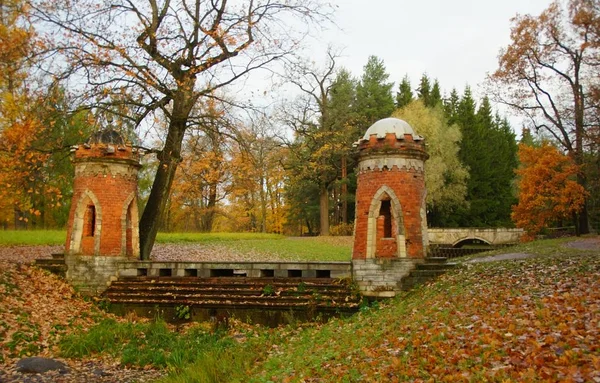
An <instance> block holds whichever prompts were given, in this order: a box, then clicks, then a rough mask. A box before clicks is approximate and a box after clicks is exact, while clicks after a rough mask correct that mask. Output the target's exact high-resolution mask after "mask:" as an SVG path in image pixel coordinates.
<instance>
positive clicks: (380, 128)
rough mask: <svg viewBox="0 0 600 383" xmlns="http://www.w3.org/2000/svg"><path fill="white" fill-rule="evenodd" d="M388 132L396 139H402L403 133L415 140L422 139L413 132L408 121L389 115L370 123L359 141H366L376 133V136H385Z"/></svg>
mask: <svg viewBox="0 0 600 383" xmlns="http://www.w3.org/2000/svg"><path fill="white" fill-rule="evenodd" d="M388 133H394V134H396V139H398V140H403V139H404V135H405V134H410V135H411V136H412V137H413V140H415V141H418V140H422V139H423V137H421V136H419V135H417V134H416V133H415V131H414V130H413V128H412V126H410V125H409V124H408V122H406V121H404V120H401V119H399V118H393V117H390V118H384V119H382V120H379V121H377V122H376V123H374V124H373V125H371V127H370V128H369V129H367V132H366V133H365V135H364V136H363V138H362V140H361V141H363V140H365V141H368V140H369V137H371V136H372V135H376V136H377V138H385V136H386V134H388Z"/></svg>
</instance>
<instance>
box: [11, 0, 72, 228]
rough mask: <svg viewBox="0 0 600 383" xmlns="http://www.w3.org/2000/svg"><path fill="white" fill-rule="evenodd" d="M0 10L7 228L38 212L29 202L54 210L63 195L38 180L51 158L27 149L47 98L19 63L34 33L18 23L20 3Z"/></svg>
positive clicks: (22, 17)
mask: <svg viewBox="0 0 600 383" xmlns="http://www.w3.org/2000/svg"><path fill="white" fill-rule="evenodd" d="M0 7H1V9H0V224H2V225H4V226H7V225H8V223H9V222H10V221H11V220H12V218H13V217H14V219H15V226H17V224H18V221H21V222H25V223H26V222H27V221H28V219H29V218H28V217H37V216H39V215H41V214H42V213H41V212H40V207H39V206H36V203H34V202H33V201H34V200H38V201H39V200H42V199H43V200H44V204H46V206H47V207H55V206H60V199H61V197H62V196H61V192H60V190H59V189H58V188H56V187H52V186H50V185H49V184H48V180H46V179H44V178H43V176H42V174H43V173H44V172H43V170H44V168H45V167H46V166H47V161H48V159H49V157H50V155H49V154H47V153H42V152H40V151H35V150H33V148H32V147H33V146H34V143H35V142H36V141H38V140H39V139H40V138H41V137H43V133H44V131H46V127H45V126H43V124H42V122H41V121H40V116H41V114H42V113H43V111H41V110H40V106H41V105H42V102H41V101H42V100H44V99H47V98H48V96H49V95H43V96H37V95H34V94H33V93H32V92H31V91H30V90H29V89H28V86H27V84H26V83H25V81H24V80H25V78H26V77H27V68H26V67H25V66H24V65H23V62H24V60H25V58H26V56H28V55H29V54H30V53H31V50H32V49H33V44H34V34H33V33H32V31H31V30H28V29H26V28H25V27H24V26H23V25H22V24H24V23H25V21H26V19H27V14H26V12H25V8H24V6H23V4H22V2H21V1H19V0H8V1H3V2H2V3H1V4H0Z"/></svg>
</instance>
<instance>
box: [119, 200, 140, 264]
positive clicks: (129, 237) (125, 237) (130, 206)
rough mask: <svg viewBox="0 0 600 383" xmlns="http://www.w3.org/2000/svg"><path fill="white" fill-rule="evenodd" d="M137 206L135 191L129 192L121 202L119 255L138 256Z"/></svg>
mask: <svg viewBox="0 0 600 383" xmlns="http://www.w3.org/2000/svg"><path fill="white" fill-rule="evenodd" d="M138 222H139V216H138V206H137V196H136V193H135V192H133V193H131V194H130V195H129V196H128V197H127V199H126V200H125V203H124V204H123V212H122V214H121V228H122V229H121V230H122V233H121V255H122V256H126V257H138V256H139V255H140V238H139V229H138Z"/></svg>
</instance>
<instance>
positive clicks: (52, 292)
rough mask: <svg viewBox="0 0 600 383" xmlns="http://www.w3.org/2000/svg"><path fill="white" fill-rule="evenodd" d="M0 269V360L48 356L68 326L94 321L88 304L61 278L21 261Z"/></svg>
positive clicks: (6, 263)
mask: <svg viewBox="0 0 600 383" xmlns="http://www.w3.org/2000/svg"><path fill="white" fill-rule="evenodd" d="M0 270H1V271H0V317H1V318H2V319H1V320H0V362H2V361H4V362H7V361H9V360H11V359H14V358H19V357H23V356H31V355H43V356H47V355H50V354H51V353H52V351H53V350H52V349H51V347H52V345H54V343H55V341H56V340H57V338H58V337H60V336H61V335H62V334H64V333H65V332H66V331H68V329H70V328H75V327H78V328H86V327H87V326H90V325H91V324H92V323H94V320H93V319H92V315H93V312H94V311H93V309H92V305H91V303H89V302H86V301H84V300H83V299H81V297H79V296H78V295H77V294H76V293H75V291H74V290H73V288H72V287H71V286H69V285H68V284H66V283H65V282H64V281H63V280H61V279H60V278H58V277H56V276H54V275H51V274H48V273H47V272H45V271H42V270H40V269H38V268H36V267H33V266H30V265H26V264H22V263H9V262H5V261H0Z"/></svg>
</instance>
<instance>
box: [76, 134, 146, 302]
mask: <svg viewBox="0 0 600 383" xmlns="http://www.w3.org/2000/svg"><path fill="white" fill-rule="evenodd" d="M72 151H74V159H73V162H74V164H75V178H74V181H73V198H72V202H71V211H70V214H69V221H68V226H67V240H66V244H65V261H66V263H67V267H68V268H67V279H69V280H71V282H73V284H74V285H78V287H80V288H82V289H83V290H90V291H88V292H92V293H94V292H97V290H102V287H103V286H101V285H103V284H106V280H105V279H106V278H105V277H107V276H108V275H109V274H114V271H115V270H116V267H117V263H118V262H119V261H123V260H131V259H132V258H137V257H138V256H139V234H138V233H139V232H138V207H137V183H138V169H139V168H140V163H139V153H138V151H137V150H136V149H134V148H132V146H131V145H130V144H127V143H126V142H125V140H124V139H123V137H122V136H121V135H120V134H119V133H118V132H117V131H115V130H113V129H112V128H107V129H104V130H101V131H99V132H96V133H94V134H93V135H92V136H91V137H90V138H89V139H88V140H87V142H86V143H85V144H83V145H78V146H74V147H73V150H72Z"/></svg>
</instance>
